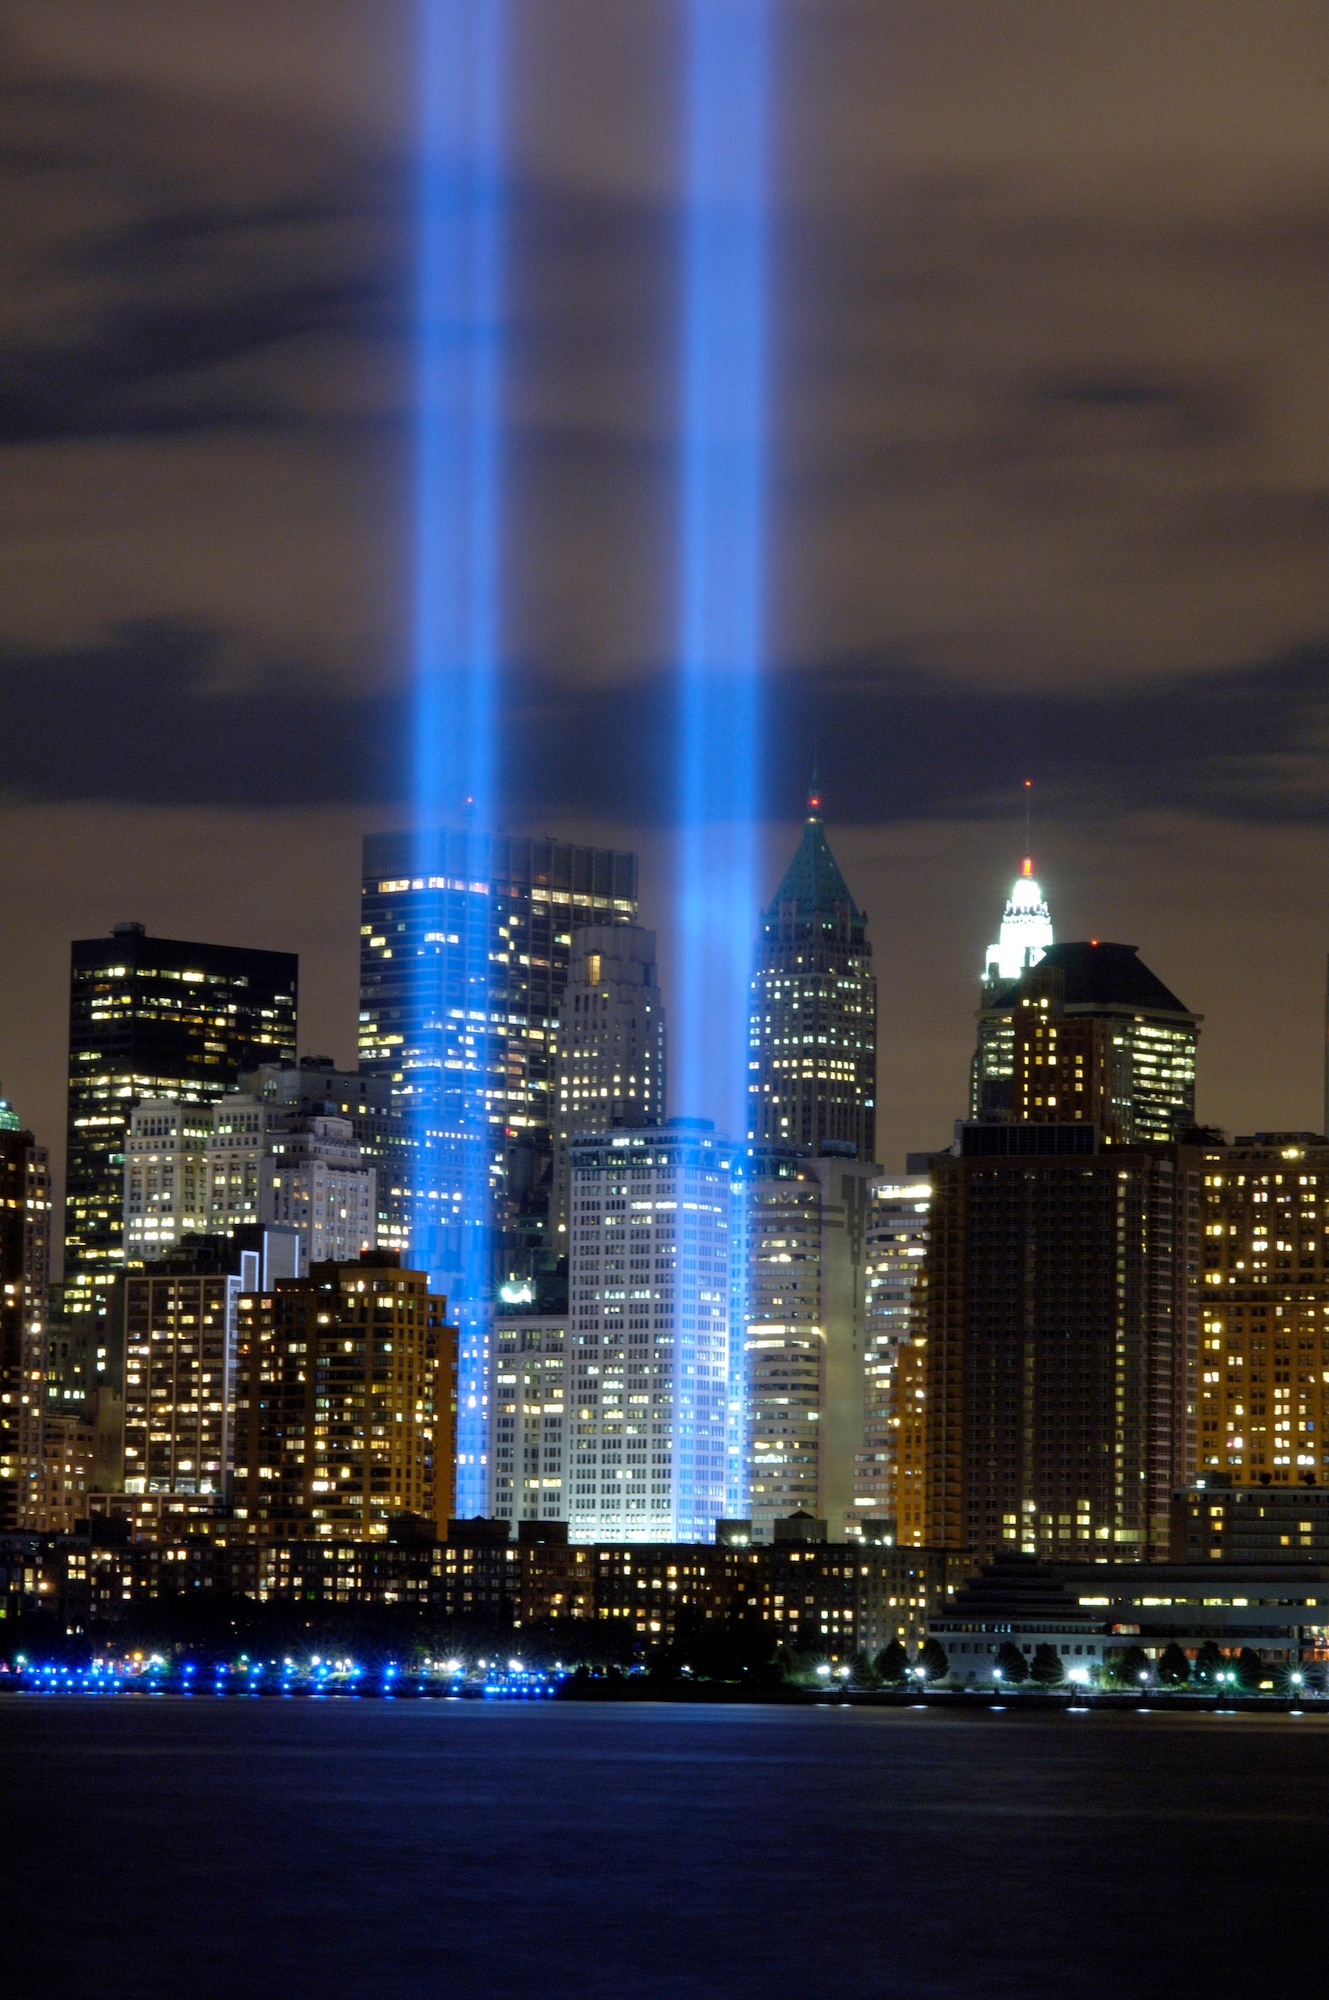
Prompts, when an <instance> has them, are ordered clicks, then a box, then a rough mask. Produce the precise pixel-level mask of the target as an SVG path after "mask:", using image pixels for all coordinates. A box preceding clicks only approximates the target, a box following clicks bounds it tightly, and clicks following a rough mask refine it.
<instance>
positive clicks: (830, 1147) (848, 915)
mask: <svg viewBox="0 0 1329 2000" xmlns="http://www.w3.org/2000/svg"><path fill="white" fill-rule="evenodd" d="M876 1067H877V982H876V979H875V978H874V976H873V972H872V947H871V945H870V944H869V943H868V940H867V918H866V916H865V915H864V913H863V912H862V911H861V910H860V909H859V908H858V906H857V904H856V903H855V902H854V899H853V897H852V896H851V895H850V893H849V889H848V886H847V885H846V883H845V879H844V876H843V875H842V874H841V873H840V868H839V864H838V862H837V861H836V859H835V856H834V855H833V854H832V853H831V850H830V845H829V843H828V842H827V839H826V828H825V826H824V824H823V822H822V818H821V801H820V799H819V797H818V796H817V794H816V792H815V791H814V792H813V793H812V794H811V795H810V796H809V799H808V816H807V819H806V821H805V823H804V827H803V838H802V840H801V841H800V843H799V847H798V851H797V853H796V854H795V855H794V858H793V860H792V861H791V862H790V864H789V867H788V868H787V870H786V871H785V876H784V880H783V881H782V882H781V884H780V886H779V888H778V889H777V890H776V892H775V895H774V897H773V898H772V901H771V903H770V906H769V907H768V908H767V909H766V911H765V912H764V913H763V916H762V925H761V937H760V940H759V943H758V947H757V969H756V973H755V975H754V977H753V981H752V1007H751V1015H750V1023H749V1034H748V1106H749V1114H748V1138H749V1139H750V1140H751V1141H753V1142H755V1143H756V1144H757V1145H759V1146H788V1147H792V1148H793V1150H794V1151H795V1152H798V1153H803V1154H808V1155H810V1156H811V1157H813V1158H814V1159H815V1158H816V1157H817V1156H818V1155H819V1154H822V1153H835V1154H839V1155H841V1156H843V1157H845V1158H848V1159H856V1160H871V1159H872V1157H873V1150H874V1146H875V1143H876V1108H875V1107H876Z"/></svg>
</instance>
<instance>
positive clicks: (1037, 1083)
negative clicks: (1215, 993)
mask: <svg viewBox="0 0 1329 2000" xmlns="http://www.w3.org/2000/svg"><path fill="white" fill-rule="evenodd" d="M1043 1002H1046V1006H1043V1005H1042V1004H1041V1003H1043ZM1040 1012H1041V1013H1046V1014H1048V1015H1049V1016H1052V1017H1055V1019H1054V1020H1053V1021H1052V1022H1051V1025H1052V1026H1054V1027H1055V1029H1056V1033H1057V1036H1059V1038H1060V1048H1059V1049H1053V1048H1052V1047H1051V1045H1050V1044H1048V1043H1047V1038H1046V1028H1047V1026H1048V1025H1049V1024H1048V1023H1046V1022H1045V1023H1044V1024H1043V1028H1044V1046H1043V1047H1042V1049H1041V1050H1040V1049H1036V1048H1035V1047H1034V1046H1033V1040H1032V1038H1033V1036H1034V1031H1035V1029H1036V1027H1037V1026H1038V1023H1037V1021H1036V1019H1035V1016H1036V1015H1037V1014H1038V1013H1040ZM1090 1023H1097V1024H1099V1025H1098V1028H1097V1029H1095V1028H1093V1027H1091V1026H1089V1025H1088V1024H1090ZM1021 1027H1023V1029H1024V1031H1025V1035H1026V1041H1025V1046H1024V1062H1025V1068H1024V1071H1023V1080H1022V1082H1021V1084H1020V1096H1021V1102H1020V1103H1018V1104H1017V1102H1016V1096H1017V1076H1016V1068H1017V1064H1016V1043H1017V1029H1019V1028H1021ZM1199 1035H1200V1020H1199V1016H1198V1015H1196V1014H1192V1013H1191V1011H1190V1009H1189V1008H1188V1007H1186V1006H1184V1005H1183V1004H1182V1002H1181V1001H1180V1000H1179V999H1178V998H1177V996H1176V994H1175V993H1172V992H1170V991H1169V990H1168V988H1167V987H1166V986H1164V984H1163V982H1162V980H1161V979H1158V978H1157V977H1156V976H1155V974H1154V973H1152V972H1151V971H1150V970H1149V968H1148V966H1146V965H1143V964H1141V962H1140V959H1139V956H1138V948H1137V947H1136V946H1135V945H1132V944H1103V943H1099V942H1098V941H1097V940H1094V941H1092V942H1090V943H1087V944H1086V943H1081V944H1054V945H1049V946H1048V947H1047V949H1046V950H1045V951H1044V953H1043V955H1042V957H1041V958H1040V959H1039V961H1038V963H1037V964H1036V965H1034V966H1033V967H1031V968H1030V970H1028V971H1027V972H1025V973H1024V974H1022V976H1021V977H1020V978H1019V979H1018V980H1016V981H1015V982H1014V983H1013V984H1011V985H1005V986H996V987H985V988H984V991H983V1000H982V1005H981V1007H980V1010H979V1016H978V1046H977V1049H976V1051H975V1055H974V1062H973V1087H972V1098H971V1111H972V1115H973V1116H974V1117H976V1118H985V1119H1003V1118H1005V1119H1010V1118H1017V1119H1018V1118H1019V1117H1020V1116H1021V1115H1022V1114H1023V1115H1025V1116H1031V1115H1033V1114H1034V1113H1035V1112H1036V1111H1039V1112H1046V1111H1049V1110H1051V1111H1053V1112H1054V1113H1057V1114H1058V1115H1059V1114H1060V1112H1061V1111H1062V1110H1063V1109H1064V1110H1065V1114H1066V1117H1067V1118H1068V1119H1069V1118H1071V1117H1072V1116H1076V1117H1079V1116H1084V1115H1086V1111H1085V1106H1086V1104H1087V1101H1088V1100H1087V1098H1086V1099H1083V1100H1081V1108H1080V1110H1079V1111H1078V1112H1075V1113H1072V1112H1071V1110H1070V1109H1069V1103H1070V1102H1071V1101H1073V1087H1074V1084H1075V1082H1076V1062H1075V1057H1076V1056H1077V1054H1078V1056H1079V1058H1080V1069H1081V1071H1082V1072H1083V1074H1084V1076H1086V1077H1087V1076H1088V1075H1089V1074H1090V1073H1091V1072H1093V1073H1094V1074H1095V1076H1096V1077H1098V1078H1100V1079H1101V1083H1100V1084H1098V1085H1096V1086H1095V1088H1096V1089H1097V1090H1098V1092H1099V1094H1100V1095H1101V1096H1106V1093H1107V1090H1108V1088H1109V1083H1108V1079H1107V1075H1106V1069H1105V1064H1106V1061H1107V1059H1108V1058H1107V1055H1106V1054H1105V1050H1108V1048H1109V1043H1110V1062H1111V1077H1110V1090H1111V1099H1112V1107H1111V1119H1110V1123H1111V1125H1112V1127H1113V1129H1114V1131H1115V1135H1116V1137H1117V1138H1118V1139H1119V1140H1120V1141H1121V1142H1122V1143H1123V1144H1124V1145H1136V1144H1139V1143H1141V1142H1146V1141H1149V1142H1152V1141H1165V1140H1168V1139H1171V1138H1174V1137H1178V1136H1180V1135H1182V1134H1184V1133H1185V1132H1186V1131H1188V1130H1189V1129H1190V1128H1191V1127H1192V1126H1193V1125H1194V1123H1195V1058H1196V1050H1197V1047H1198V1044H1199ZM1050 1055H1052V1056H1055V1058H1056V1060H1055V1061H1054V1062H1053V1065H1052V1069H1051V1073H1050V1074H1049V1073H1047V1072H1046V1059H1047V1058H1048V1057H1049V1056H1050ZM1068 1093H1070V1094H1071V1095H1070V1097H1069V1098H1068ZM1049 1094H1052V1095H1056V1096H1057V1097H1058V1100H1059V1102H1058V1104H1057V1105H1056V1106H1048V1105H1047V1104H1046V1102H1045V1103H1044V1104H1042V1105H1038V1104H1037V1102H1036V1100H1037V1098H1038V1097H1039V1096H1040V1095H1041V1096H1042V1097H1043V1098H1044V1099H1046V1097H1047V1096H1048V1095H1049ZM1062 1099H1067V1103H1066V1104H1065V1105H1063V1104H1062V1102H1061V1100H1062Z"/></svg>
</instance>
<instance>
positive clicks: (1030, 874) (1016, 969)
mask: <svg viewBox="0 0 1329 2000" xmlns="http://www.w3.org/2000/svg"><path fill="white" fill-rule="evenodd" d="M1052 942H1053V937H1052V912H1051V911H1050V910H1049V909H1048V905H1047V897H1046V896H1045V895H1044V894H1043V891H1042V889H1041V888H1040V886H1039V884H1038V883H1037V882H1036V881H1035V879H1034V864H1033V860H1032V858H1031V857H1030V856H1029V855H1027V854H1026V856H1025V858H1024V862H1023V864H1022V866H1021V869H1020V873H1019V874H1018V875H1017V876H1016V878H1015V881H1014V883H1013V885H1012V887H1011V893H1010V895H1009V897H1008V898H1007V901H1006V910H1005V914H1004V915H1003V917H1002V920H1001V930H1000V932H999V933H998V936H997V941H996V943H995V944H990V945H989V946H988V949H987V957H986V958H985V960H984V962H983V984H984V985H985V986H1006V985H1009V983H1010V981H1011V980H1012V979H1018V978H1019V977H1020V974H1021V973H1022V972H1025V971H1027V970H1028V968H1029V967H1030V966H1031V965H1037V964H1038V961H1039V959H1040V958H1041V957H1042V956H1043V953H1044V952H1045V951H1046V950H1047V948H1048V946H1049V945H1050V944H1051V943H1052Z"/></svg>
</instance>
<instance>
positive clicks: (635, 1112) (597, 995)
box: [554, 924, 665, 1254]
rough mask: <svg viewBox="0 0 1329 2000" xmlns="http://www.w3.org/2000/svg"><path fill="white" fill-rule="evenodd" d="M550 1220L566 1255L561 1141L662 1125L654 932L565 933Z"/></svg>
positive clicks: (661, 1026) (603, 929)
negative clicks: (568, 942)
mask: <svg viewBox="0 0 1329 2000" xmlns="http://www.w3.org/2000/svg"><path fill="white" fill-rule="evenodd" d="M556 1076H557V1097H556V1108H555V1121H556V1123H555V1159H554V1217H555V1233H556V1236H557V1237H558V1239H559V1242H558V1248H559V1249H560V1251H561V1252H562V1254H566V1235H567V1204H568V1142H569V1140H570V1139H571V1138H572V1136H573V1134H574V1133H576V1132H608V1131H610V1130H612V1129H613V1128H614V1127H622V1126H626V1127H632V1126H637V1127H640V1126H643V1125H662V1124H663V1123H664V1116H665V1013H664V1000H663V997H662V995H661V992H660V987H659V982H658V981H657V979H656V971H655V932H654V931H648V930H643V928H642V927H641V925H640V924H584V925H580V926H579V927H578V928H577V929H576V930H574V931H573V933H572V957H571V962H570V964H569V967H568V982H567V986H566V988H565V989H564V993H563V999H562V1004H561V1005H560V1007H559V1012H558V1036H557V1063H556Z"/></svg>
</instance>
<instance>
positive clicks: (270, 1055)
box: [65, 924, 298, 1313]
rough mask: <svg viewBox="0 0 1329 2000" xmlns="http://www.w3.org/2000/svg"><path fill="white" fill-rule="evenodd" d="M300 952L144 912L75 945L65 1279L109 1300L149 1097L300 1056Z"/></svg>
mask: <svg viewBox="0 0 1329 2000" xmlns="http://www.w3.org/2000/svg"><path fill="white" fill-rule="evenodd" d="M297 971H298V962H297V960H296V959H295V958H294V957H293V956H292V955H291V954H289V953H287V952H273V951H247V950H242V949H240V948H238V947H236V946H231V945H219V944H187V943H182V942H181V941H180V940H178V939H174V938H153V937H149V936H148V935H147V932H146V931H145V930H144V927H143V925H142V924H117V925H116V927H115V929H114V931H112V933H111V935H110V936H109V937H105V938H89V939H84V940H82V941H81V942H79V943H76V944H75V945H74V947H73V964H72V976H71V986H70V1003H69V1148H68V1163H67V1169H66V1176H65V1287H66V1303H67V1306H68V1309H69V1310H70V1311H71V1312H74V1313H77V1312H87V1311H102V1310H104V1308H105V1300H106V1294H107V1292H108V1290H109V1287H110V1285H111V1284H112V1282H113V1281H114V1278H115V1274H116V1272H117V1271H118V1270H119V1268H120V1266H121V1264H122V1263H123V1261H124V1247H123V1227H124V1155H125V1141H126V1138H127V1135H128V1129H129V1119H130V1114H131V1112H132V1111H133V1109H134V1106H135V1105H136V1104H138V1103H140V1102H141V1101H142V1099H144V1098H145V1097H154V1098H162V1097H170V1098H178V1099H180V1100H181V1101H183V1102H184V1103H193V1104H201V1103H206V1102H208V1101H209V1100H211V1099H214V1098H218V1097H220V1096H222V1094H223V1093H224V1092H225V1091H228V1090H233V1089H234V1088H235V1085H236V1083H237V1081H238V1078H239V1075H240V1072H241V1071H242V1070H244V1069H252V1068H254V1067H255V1066H256V1065H258V1064H259V1063H262V1062H274V1061H293V1060H294V1058H295V1033H296V990H297Z"/></svg>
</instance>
